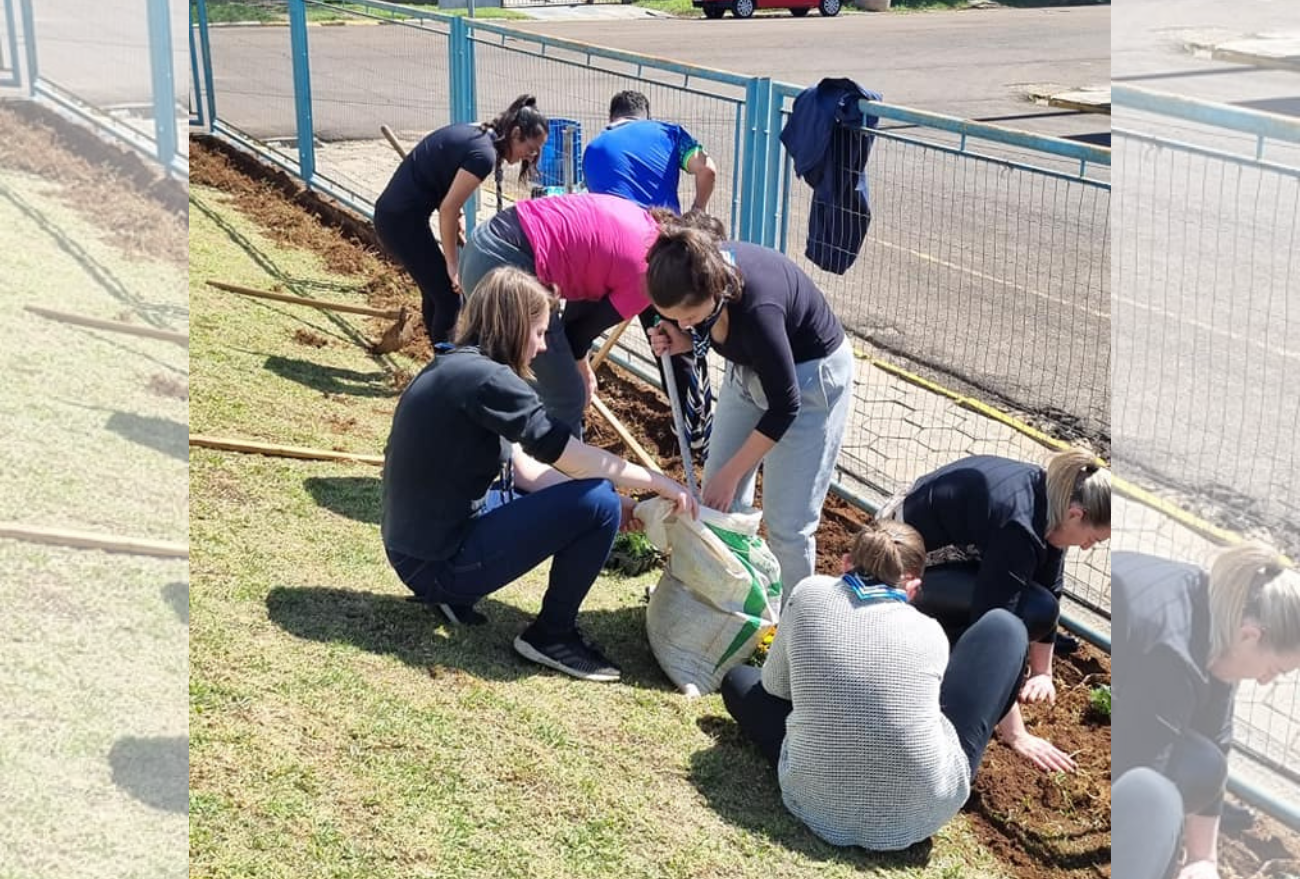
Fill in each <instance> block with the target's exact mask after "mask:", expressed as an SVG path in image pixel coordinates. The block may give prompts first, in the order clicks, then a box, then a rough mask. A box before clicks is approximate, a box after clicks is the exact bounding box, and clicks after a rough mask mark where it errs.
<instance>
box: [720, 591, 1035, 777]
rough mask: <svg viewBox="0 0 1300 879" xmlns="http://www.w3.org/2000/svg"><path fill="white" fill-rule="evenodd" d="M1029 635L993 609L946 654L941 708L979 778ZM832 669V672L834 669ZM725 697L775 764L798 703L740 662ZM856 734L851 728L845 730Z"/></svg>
mask: <svg viewBox="0 0 1300 879" xmlns="http://www.w3.org/2000/svg"><path fill="white" fill-rule="evenodd" d="M1028 650H1029V639H1028V638H1027V637H1026V635H1025V626H1024V624H1023V623H1022V622H1020V620H1018V619H1016V618H1015V617H1014V616H1012V615H1011V613H1009V612H1008V611H1005V610H993V611H990V612H989V613H987V614H985V615H984V616H983V617H981V618H980V620H979V621H978V622H976V623H975V624H974V625H972V626H971V627H970V628H968V629H967V630H966V632H965V633H964V634H963V635H962V637H961V640H959V641H958V642H957V644H956V646H955V647H953V649H952V653H951V654H950V655H949V656H948V667H947V669H946V670H945V672H944V675H943V683H942V684H941V685H940V687H939V710H940V711H942V712H943V715H944V717H946V718H948V722H949V723H951V724H952V726H953V729H955V730H956V731H957V738H958V740H959V741H960V742H961V749H962V751H963V752H964V753H965V754H966V759H967V760H968V761H969V762H970V777H971V778H972V779H974V778H975V773H976V772H978V771H979V767H980V762H981V761H982V760H983V759H984V751H985V749H986V748H988V745H989V741H990V740H991V739H992V738H993V728H994V727H995V726H997V723H998V721H999V720H1001V719H1002V718H1003V717H1004V716H1006V713H1007V712H1008V711H1010V710H1011V706H1012V705H1013V704H1014V702H1015V698H1016V693H1017V692H1018V691H1019V688H1020V676H1021V674H1022V673H1023V671H1024V668H1025V656H1026V653H1027V652H1028ZM829 673H831V674H834V673H835V672H834V670H831V671H830V672H829ZM722 701H723V704H725V705H726V706H727V711H728V712H729V713H730V714H731V716H732V717H734V718H735V719H736V723H737V724H738V725H739V726H740V731H741V732H742V733H743V734H744V735H745V737H746V738H748V739H750V740H751V741H753V742H754V744H756V745H758V749H759V751H761V752H762V754H763V756H764V757H766V758H767V761H768V762H769V763H771V764H772V766H773V767H775V766H776V765H777V763H778V762H779V761H780V759H781V742H782V741H783V740H784V739H785V720H786V718H787V717H788V716H789V715H790V711H791V710H792V709H793V707H794V704H793V703H792V702H790V701H788V700H786V699H781V698H779V697H777V696H773V695H772V694H771V693H769V692H767V690H765V689H763V680H762V672H761V671H760V670H759V669H757V668H754V667H753V666H749V665H740V666H736V667H735V668H733V669H732V670H731V671H729V672H727V676H726V677H724V678H723V679H722ZM844 734H845V735H852V734H853V730H844Z"/></svg>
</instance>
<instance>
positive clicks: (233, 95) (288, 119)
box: [207, 0, 297, 166]
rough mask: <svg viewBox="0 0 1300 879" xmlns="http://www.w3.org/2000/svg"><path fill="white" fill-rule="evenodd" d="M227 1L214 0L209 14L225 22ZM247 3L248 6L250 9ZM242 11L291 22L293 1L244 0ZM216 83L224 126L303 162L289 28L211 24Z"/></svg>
mask: <svg viewBox="0 0 1300 879" xmlns="http://www.w3.org/2000/svg"><path fill="white" fill-rule="evenodd" d="M228 5H233V4H226V3H221V2H213V0H208V3H207V6H208V14H209V16H211V18H212V20H213V22H214V23H215V22H218V21H220V18H219V16H221V15H222V14H223V13H222V12H221V11H220V10H221V7H222V6H228ZM243 7H247V9H248V10H249V11H246V10H245V9H244V8H243ZM239 13H240V15H241V16H244V15H251V16H255V19H254V20H257V19H262V18H265V19H267V20H276V21H284V22H287V21H288V18H289V4H288V2H287V0H254V2H250V3H244V4H241V8H240V10H239ZM208 40H209V46H210V50H211V53H212V58H211V74H212V87H213V91H214V93H215V98H216V106H217V114H218V117H217V120H216V121H217V126H218V128H219V129H220V130H222V131H225V132H227V133H230V134H234V135H236V136H240V137H243V138H246V139H248V140H250V141H253V142H254V143H257V144H260V145H261V146H262V148H264V149H265V150H267V151H268V152H269V153H270V154H272V155H274V156H276V157H278V158H279V159H280V160H281V161H286V162H289V163H294V164H295V166H296V162H297V120H296V116H295V112H294V83H293V55H292V50H291V45H290V40H289V29H288V28H287V27H261V26H258V25H256V24H252V25H244V24H238V23H225V24H221V25H220V26H215V27H211V28H210V29H209V34H208Z"/></svg>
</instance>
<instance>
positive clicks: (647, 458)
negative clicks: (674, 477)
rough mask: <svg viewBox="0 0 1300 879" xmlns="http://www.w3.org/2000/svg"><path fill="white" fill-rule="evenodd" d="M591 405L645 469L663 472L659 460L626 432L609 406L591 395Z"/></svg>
mask: <svg viewBox="0 0 1300 879" xmlns="http://www.w3.org/2000/svg"><path fill="white" fill-rule="evenodd" d="M591 405H592V406H593V407H594V408H595V410H596V411H597V412H599V413H600V417H601V418H604V419H605V420H606V421H608V422H609V426H610V427H612V428H614V433H616V434H618V438H619V439H621V440H622V441H623V445H625V446H627V447H628V448H629V449H631V450H632V454H634V455H636V457H637V459H638V460H639V461H640V462H641V463H642V464H644V465H645V467H646V469H648V470H653V471H654V472H655V473H663V472H664V470H663V468H662V467H660V466H659V462H658V461H656V460H655V459H654V458H653V457H652V456H651V454H650V453H649V452H647V451H646V450H645V449H644V448H642V446H641V444H640V443H639V442H637V441H636V439H635V438H634V437H633V436H632V434H631V433H629V432H628V429H627V428H626V427H624V426H623V422H621V421H619V420H618V418H616V417H615V416H614V413H613V412H610V411H609V407H608V406H606V405H605V404H604V403H602V402H601V401H600V398H599V397H592V398H591Z"/></svg>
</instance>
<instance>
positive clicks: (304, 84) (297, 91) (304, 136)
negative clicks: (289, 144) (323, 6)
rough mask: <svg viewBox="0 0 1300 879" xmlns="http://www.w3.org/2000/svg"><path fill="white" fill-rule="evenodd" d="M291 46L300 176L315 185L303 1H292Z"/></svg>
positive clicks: (313, 135)
mask: <svg viewBox="0 0 1300 879" xmlns="http://www.w3.org/2000/svg"><path fill="white" fill-rule="evenodd" d="M289 44H290V51H291V52H292V54H293V104H294V110H295V111H296V116H297V119H298V174H299V176H300V177H302V180H303V182H304V183H306V184H307V185H308V186H311V181H312V178H313V177H315V176H316V140H315V131H316V130H315V128H314V127H313V125H312V119H311V58H310V54H309V52H308V49H307V4H306V3H305V2H303V0H289Z"/></svg>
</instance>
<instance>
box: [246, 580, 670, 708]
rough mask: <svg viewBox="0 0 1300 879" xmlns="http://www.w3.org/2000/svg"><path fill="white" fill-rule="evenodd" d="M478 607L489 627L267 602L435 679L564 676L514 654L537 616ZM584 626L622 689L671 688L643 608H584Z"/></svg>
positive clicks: (343, 600) (344, 592) (279, 595)
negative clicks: (452, 673)
mask: <svg viewBox="0 0 1300 879" xmlns="http://www.w3.org/2000/svg"><path fill="white" fill-rule="evenodd" d="M507 588H508V587H507ZM476 607H477V609H478V610H479V611H480V612H481V613H483V614H484V615H485V616H486V617H487V618H488V622H487V623H486V624H485V625H482V626H455V627H454V626H449V625H448V624H447V623H446V621H445V620H444V619H443V617H442V615H441V614H440V613H438V612H437V611H436V610H434V609H433V608H432V607H429V606H428V605H425V604H422V603H420V602H416V601H414V600H412V599H409V598H406V597H403V596H397V595H385V594H380V593H374V592H356V591H353V590H349V589H331V588H325V587H311V586H277V587H275V588H274V589H272V590H271V591H270V593H269V594H268V595H267V597H266V608H267V614H268V616H269V617H270V619H271V621H272V622H273V623H275V624H276V625H277V626H279V627H280V628H281V629H283V630H284V631H286V632H288V633H289V634H291V635H294V636H295V637H298V638H303V639H305V640H308V641H319V642H322V643H337V644H351V645H353V646H354V647H357V648H359V649H361V650H365V651H367V652H369V653H375V654H380V655H387V656H393V657H396V658H397V659H398V660H400V661H401V662H403V663H404V664H406V665H409V666H411V667H412V668H423V669H424V670H425V671H426V673H427V674H428V675H429V676H430V677H431V678H434V679H437V678H439V677H440V676H442V675H443V674H444V673H445V672H446V671H447V670H449V669H454V670H458V671H460V672H464V673H465V674H469V675H471V676H473V677H477V678H481V679H483V680H496V681H513V680H518V679H520V678H527V677H533V676H534V675H540V674H560V673H559V672H555V671H551V670H550V669H544V668H542V667H540V666H537V665H534V664H533V663H531V662H528V661H527V660H525V659H523V658H522V657H520V656H519V655H518V654H517V653H515V651H514V647H513V646H512V644H513V642H514V639H515V636H516V635H518V634H519V633H520V632H522V631H523V630H524V628H525V627H526V626H527V625H528V624H529V623H531V622H532V621H533V617H532V615H531V614H529V613H526V612H524V611H523V610H520V609H519V608H517V607H515V606H514V605H511V604H506V603H505V602H502V601H498V600H496V599H494V598H492V597H491V596H489V597H488V598H485V599H484V600H483V601H480V602H479V603H478V605H476ZM578 625H579V626H581V627H582V629H583V631H584V632H585V633H586V634H587V635H588V636H589V637H591V638H592V639H593V640H595V641H596V642H598V643H599V644H600V646H601V648H602V649H603V650H605V652H606V653H607V655H608V656H609V657H610V659H612V660H613V661H614V662H615V663H617V664H618V665H619V666H620V668H621V669H622V671H623V678H622V680H621V682H620V683H621V684H623V685H625V686H633V687H639V688H642V689H655V690H666V691H669V692H672V691H673V687H672V686H671V684H670V683H669V682H668V679H667V677H665V676H664V674H663V672H662V671H660V669H659V665H658V663H656V662H655V658H654V655H653V654H652V653H651V652H650V647H649V645H648V644H647V642H646V639H645V607H644V606H642V605H636V606H634V607H625V608H618V609H616V610H591V611H581V612H579V614H578ZM439 631H441V632H442V633H443V634H442V636H439V634H438V633H439ZM574 683H575V684H578V683H581V684H582V685H583V686H589V687H590V686H599V685H597V684H591V683H586V682H580V681H576V680H575V681H574Z"/></svg>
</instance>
